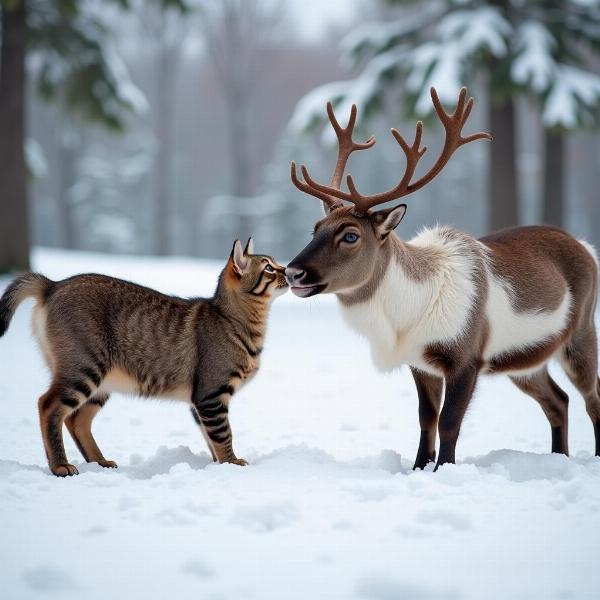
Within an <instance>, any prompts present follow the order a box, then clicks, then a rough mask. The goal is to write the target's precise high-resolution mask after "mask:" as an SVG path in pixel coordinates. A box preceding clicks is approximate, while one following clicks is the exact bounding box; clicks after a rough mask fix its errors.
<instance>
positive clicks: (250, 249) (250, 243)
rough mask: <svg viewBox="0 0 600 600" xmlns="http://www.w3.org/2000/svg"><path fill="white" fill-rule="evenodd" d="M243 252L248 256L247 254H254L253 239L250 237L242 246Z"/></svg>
mask: <svg viewBox="0 0 600 600" xmlns="http://www.w3.org/2000/svg"><path fill="white" fill-rule="evenodd" d="M244 254H245V255H246V256H248V255H249V254H254V240H253V239H252V238H251V237H249V238H248V243H247V244H246V247H245V248H244Z"/></svg>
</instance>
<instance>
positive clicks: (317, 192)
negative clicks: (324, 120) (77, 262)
mask: <svg viewBox="0 0 600 600" xmlns="http://www.w3.org/2000/svg"><path fill="white" fill-rule="evenodd" d="M327 115H328V116H329V121H330V122H331V126H332V127H333V130H334V131H335V134H336V137H337V140H338V158H337V161H336V165H335V169H334V171H333V175H332V176H331V180H330V182H329V186H322V185H320V184H318V183H317V182H315V181H313V179H311V177H310V175H309V174H308V169H307V168H306V166H304V165H302V166H301V171H302V176H303V177H304V181H300V180H299V179H298V177H297V175H296V168H295V164H294V165H293V166H292V171H291V175H292V182H293V183H294V185H295V186H296V187H297V188H298V189H300V190H302V191H303V192H306V193H308V194H311V195H312V196H315V197H317V198H319V199H321V200H322V201H323V203H324V205H325V207H326V208H327V209H329V210H332V208H336V207H337V206H339V205H340V204H341V202H340V201H339V198H340V194H343V196H342V198H345V199H348V200H349V199H350V196H349V194H346V193H345V192H341V190H340V185H341V183H342V177H343V176H344V170H345V169H346V163H347V162H348V158H349V156H350V155H351V154H352V152H354V151H355V150H366V149H367V148H371V146H373V145H374V144H375V137H374V136H371V137H370V138H369V139H368V140H367V141H366V142H355V141H354V140H353V139H352V133H353V131H354V125H355V124H356V115H357V108H356V104H353V105H352V108H351V110H350V117H349V119H348V123H347V125H346V127H342V126H341V125H340V124H339V121H338V120H337V118H336V116H335V113H334V111H333V104H332V103H331V102H328V103H327ZM333 192H336V193H335V194H334V193H333ZM336 198H338V199H337V200H336Z"/></svg>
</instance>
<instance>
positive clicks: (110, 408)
mask: <svg viewBox="0 0 600 600" xmlns="http://www.w3.org/2000/svg"><path fill="white" fill-rule="evenodd" d="M257 249H258V250H264V249H263V248H260V247H259V248H257ZM34 265H35V268H36V269H38V270H40V271H43V272H44V273H46V274H47V275H49V276H50V277H52V278H55V279H57V278H62V277H65V276H67V275H70V274H73V273H77V272H86V271H96V272H104V273H109V274H112V275H115V276H121V277H126V278H129V279H132V280H135V281H138V282H140V283H144V284H147V285H151V286H153V287H156V288H158V289H160V290H161V291H164V292H168V293H177V294H181V295H198V294H210V293H211V292H212V289H213V287H214V285H215V280H216V275H217V273H218V271H219V265H216V264H214V263H208V262H199V261H192V260H181V259H165V260H157V259H141V258H140V259H137V258H127V259H125V258H115V257H110V258H108V257H104V256H100V255H93V254H69V253H65V252H59V251H50V250H39V251H37V252H35V255H34ZM6 283H7V280H6V279H5V280H3V281H2V282H0V287H3V286H4V285H5V284H6ZM30 309H31V303H30V302H28V303H26V304H24V305H23V306H22V307H21V308H20V309H19V311H18V312H17V314H16V316H15V319H14V321H13V323H12V325H11V328H10V329H9V331H8V333H7V334H6V336H5V337H4V338H3V339H2V340H0V398H1V401H0V422H1V423H2V436H1V437H0V507H1V508H0V531H2V535H1V536H0V581H1V582H2V597H3V598H7V599H10V600H13V599H15V600H17V599H18V600H26V599H33V598H35V599H38V598H39V599H42V598H43V599H44V600H46V599H51V598H61V599H63V600H68V599H71V598H73V599H81V598H86V599H88V600H96V599H98V600H100V599H102V600H105V599H106V598H127V597H132V598H148V599H155V598H156V599H159V598H161V599H162V598H174V599H175V598H176V599H177V600H186V599H188V598H189V599H192V598H193V599H194V600H205V599H206V600H208V599H212V600H216V599H221V600H238V599H240V598H244V599H246V598H248V599H252V598H254V599H256V600H271V599H273V600H282V599H286V600H295V599H297V600H307V599H317V598H318V599H332V600H334V599H336V600H338V599H339V600H352V599H359V600H360V599H367V600H412V599H417V600H418V599H421V600H439V599H453V600H460V599H466V600H481V599H482V598H485V599H486V600H496V599H498V600H505V599H507V598H511V599H512V598H519V599H536V600H537V599H544V600H548V599H556V600H558V599H568V598H569V599H576V600H592V599H594V600H595V599H596V598H597V597H598V589H599V588H600V570H599V569H598V564H597V563H598V532H599V531H600V459H598V458H595V457H593V456H591V453H590V451H591V449H592V448H593V433H592V428H591V425H590V422H589V419H588V417H587V415H586V413H585V409H584V403H583V400H582V399H581V398H580V397H579V396H578V395H577V394H576V393H575V391H574V390H573V389H572V387H571V386H570V385H569V384H568V383H567V381H566V379H565V377H564V376H563V375H562V374H561V373H560V372H559V371H558V370H556V372H555V375H556V377H557V380H558V381H559V383H560V385H562V386H563V387H564V388H565V389H566V390H567V391H568V392H569V394H570V395H571V404H570V416H569V425H570V446H571V452H572V457H571V458H567V457H564V456H558V455H551V454H548V449H549V447H550V429H549V427H548V424H547V421H546V419H545V417H544V416H543V414H542V411H541V410H540V408H539V406H538V405H537V404H536V403H535V402H534V401H533V400H531V399H529V398H527V397H526V396H524V395H522V394H521V393H520V392H519V391H518V390H517V389H516V388H515V387H513V386H512V384H511V383H510V382H509V381H508V380H507V379H506V378H503V377H499V378H488V379H483V380H482V381H481V382H480V384H479V387H478V391H477V394H476V397H475V399H474V401H473V403H472V407H471V410H470V412H469V414H468V415H467V418H466V421H465V424H464V426H463V430H462V433H461V437H460V440H459V445H458V457H459V462H458V464H457V465H455V466H450V465H448V466H444V467H442V468H441V469H440V470H439V471H438V472H437V473H435V474H434V473H433V472H432V471H431V470H426V471H424V472H413V471H412V470H411V466H412V460H413V458H414V454H415V451H416V448H417V443H418V438H419V428H418V420H417V399H416V392H415V389H414V384H413V382H412V380H411V378H410V374H409V372H408V370H407V369H401V370H399V371H398V372H396V373H394V374H392V375H388V376H384V375H381V374H379V373H377V372H376V371H375V370H374V368H373V367H372V366H371V364H370V360H369V351H368V348H367V346H366V343H365V342H364V341H363V340H361V339H360V338H358V337H356V336H355V335H354V334H352V333H351V332H350V331H349V330H348V329H347V328H346V327H345V326H344V324H343V323H342V321H341V319H340V316H339V314H338V308H337V306H336V303H335V301H334V300H333V299H332V298H330V297H324V298H315V299H311V300H300V299H298V298H295V297H293V296H291V295H289V294H288V295H286V296H284V297H282V298H281V299H279V300H277V301H276V302H275V305H274V307H273V313H272V319H271V322H270V330H269V334H268V337H267V343H266V345H265V351H264V354H263V367H262V369H261V371H260V372H259V373H258V375H257V377H256V378H255V380H254V381H253V382H252V383H251V384H250V385H249V386H248V387H247V388H245V389H244V390H242V391H241V392H240V394H239V395H238V396H236V398H234V401H233V403H232V409H231V418H232V422H233V432H234V445H235V448H236V450H237V453H238V455H239V456H243V457H245V458H246V459H248V460H249V462H250V465H249V466H248V467H245V468H241V467H238V466H234V465H216V464H213V463H212V462H211V461H210V458H209V455H208V452H207V450H206V448H205V446H204V441H203V439H202V436H201V434H200V433H199V431H198V430H197V427H196V425H195V423H194V422H193V420H192V418H191V416H190V414H189V411H188V410H187V408H186V406H185V405H183V404H180V403H169V402H157V401H141V400H136V399H131V398H124V397H121V396H119V395H114V397H113V398H112V399H111V401H110V402H109V403H108V405H107V406H106V408H105V409H103V411H102V413H101V414H100V415H99V417H98V418H97V421H96V424H95V430H94V431H95V435H96V438H97V439H98V441H99V444H100V446H101V447H102V448H103V450H104V452H105V454H106V456H107V458H110V459H114V460H116V461H117V462H118V463H119V465H120V466H119V469H118V470H116V471H115V470H104V469H102V468H100V467H99V466H98V465H94V464H89V465H88V464H85V463H83V462H82V459H81V457H80V456H79V455H78V453H77V450H76V448H75V447H74V445H73V443H72V442H71V441H70V439H68V436H67V435H66V436H65V439H66V440H67V452H68V455H69V457H70V458H71V460H72V461H73V462H74V463H75V464H76V465H77V467H78V468H79V470H80V473H81V474H80V475H79V476H78V477H73V478H68V479H58V478H55V477H53V476H51V475H50V474H49V471H48V469H47V466H46V460H45V457H44V454H43V450H42V444H41V438H40V434H39V431H38V423H37V405H36V400H37V397H38V396H39V395H40V394H41V393H42V392H43V391H44V388H45V386H46V385H47V383H48V374H47V372H46V371H45V368H44V367H43V366H42V360H41V358H40V356H39V353H38V351H37V350H36V348H35V344H34V341H33V339H32V337H31V334H30V328H29V321H30ZM553 372H554V371H553Z"/></svg>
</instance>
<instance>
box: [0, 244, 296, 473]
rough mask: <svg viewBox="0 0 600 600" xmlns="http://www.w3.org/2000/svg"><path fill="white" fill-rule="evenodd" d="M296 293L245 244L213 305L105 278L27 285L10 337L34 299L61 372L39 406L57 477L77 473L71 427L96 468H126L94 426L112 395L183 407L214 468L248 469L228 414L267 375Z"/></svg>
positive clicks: (15, 286) (11, 294)
mask: <svg viewBox="0 0 600 600" xmlns="http://www.w3.org/2000/svg"><path fill="white" fill-rule="evenodd" d="M286 289H287V283H286V280H285V270H284V267H282V266H281V265H279V264H277V263H276V262H275V261H274V260H273V259H272V258H271V257H270V256H264V255H258V254H256V255H255V254H254V253H253V248H252V240H251V239H250V240H248V244H247V245H246V248H245V250H242V246H241V244H240V242H239V240H236V242H235V244H234V245H233V250H232V252H231V256H230V257H229V260H228V262H227V265H226V266H225V268H224V269H223V271H222V273H221V275H220V277H219V282H218V285H217V289H216V292H215V294H214V296H213V297H212V298H195V299H189V300H188V299H183V298H177V297H173V296H167V295H164V294H161V293H159V292H157V291H154V290H151V289H149V288H146V287H142V286H140V285H136V284H133V283H130V282H127V281H122V280H120V279H115V278H113V277H106V276H104V275H76V276H74V277H70V278H68V279H64V280H63V281H51V280H50V279H48V278H46V277H44V276H43V275H39V274H36V273H30V274H27V275H24V276H23V277H19V278H18V279H16V280H15V281H13V283H12V284H11V285H10V286H9V287H8V289H7V290H6V292H5V293H4V295H3V296H2V299H0V337H1V336H2V335H3V334H4V333H5V331H6V329H7V328H8V325H9V322H10V320H11V318H12V316H13V314H14V312H15V309H16V308H17V306H18V305H19V303H20V302H21V301H22V300H24V299H25V298H27V297H34V298H35V299H36V300H37V303H36V305H35V307H34V309H33V328H34V333H35V335H36V338H37V341H38V343H39V346H40V348H41V350H42V352H43V355H44V358H45V360H46V362H47V364H48V367H49V368H50V371H51V374H52V382H51V385H50V388H49V389H48V391H47V392H46V393H45V394H44V395H43V396H42V397H41V398H40V399H39V402H38V407H39V414H40V424H41V429H42V437H43V440H44V447H45V450H46V455H47V457H48V464H49V466H50V470H51V471H52V473H54V474H55V475H59V476H66V475H76V474H77V472H78V471H77V469H76V468H75V467H74V466H73V465H71V464H69V463H68V461H67V456H66V454H65V449H64V445H63V438H62V425H63V422H64V423H65V424H66V426H67V429H68V430H69V433H70V434H71V436H72V437H73V439H74V441H75V443H76V444H77V447H78V448H79V450H80V451H81V454H82V455H83V457H84V458H85V460H86V461H88V462H97V463H99V464H100V465H102V466H103V467H116V466H117V465H116V463H114V462H113V461H110V460H106V459H105V458H104V456H103V455H102V452H101V451H100V449H99V448H98V445H97V444H96V441H95V440H94V438H93V436H92V431H91V424H92V420H93V419H94V417H95V416H96V414H97V413H98V411H99V410H100V409H101V408H102V407H103V406H104V404H106V401H107V400H108V397H109V394H110V392H113V391H114V392H122V393H131V394H136V395H142V396H160V397H166V398H175V399H181V400H184V401H186V402H189V403H190V405H191V410H192V414H193V416H194V419H195V420H196V422H197V423H198V425H199V426H200V429H201V431H202V433H203V435H204V437H205V439H206V442H207V444H208V447H209V448H210V451H211V454H212V456H213V460H215V461H219V462H222V463H223V462H230V463H235V464H238V465H245V464H247V463H246V461H244V460H243V459H240V458H237V457H236V455H235V453H234V451H233V446H232V439H231V428H230V426H229V418H228V408H229V401H230V400H231V397H232V395H233V394H234V393H235V392H236V391H237V390H238V389H240V387H242V386H243V385H244V384H245V383H246V382H247V381H248V380H249V379H250V378H251V377H253V376H254V375H255V374H256V371H257V370H258V367H259V361H260V353H261V350H262V346H263V340H264V337H265V331H266V322H267V316H268V314H269V307H270V304H271V301H272V300H273V299H274V298H276V297H277V296H279V295H281V294H283V293H284V292H285V291H286Z"/></svg>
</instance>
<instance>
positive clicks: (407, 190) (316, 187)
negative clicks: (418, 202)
mask: <svg viewBox="0 0 600 600" xmlns="http://www.w3.org/2000/svg"><path fill="white" fill-rule="evenodd" d="M466 97H467V88H464V87H463V88H462V89H461V90H460V94H459V96H458V102H457V104H456V109H455V111H454V113H452V114H448V113H447V112H446V111H444V109H443V107H442V104H441V102H440V99H439V97H438V95H437V92H436V90H435V88H433V87H432V88H431V100H432V101H433V106H434V108H435V112H436V113H437V115H438V117H439V119H440V121H441V122H442V125H443V127H444V130H445V132H446V137H445V140H444V146H443V148H442V151H441V152H440V155H439V156H438V158H437V160H436V161H435V164H434V165H433V166H432V167H431V169H429V171H428V172H427V173H426V174H425V175H423V177H421V178H420V179H418V180H417V181H415V182H414V183H411V179H412V176H413V175H414V172H415V169H416V168H417V164H418V163H419V160H420V159H421V157H422V156H423V154H425V151H426V150H427V147H423V148H419V146H420V145H421V137H422V133H423V124H422V123H421V121H419V122H418V123H417V126H416V130H415V137H414V141H413V143H412V145H410V146H409V145H408V143H407V142H406V140H405V139H404V138H403V137H402V135H400V133H399V132H398V131H397V130H396V129H392V130H391V131H392V135H393V136H394V138H395V139H396V141H397V142H398V144H399V145H400V147H401V148H402V150H403V152H404V154H405V156H406V170H405V172H404V175H403V176H402V179H401V180H400V182H399V183H398V185H396V186H395V187H393V188H392V189H390V190H388V191H387V192H381V193H379V194H373V195H371V196H365V195H363V194H361V193H360V192H359V191H358V190H357V188H356V185H355V183H354V180H353V179H352V175H348V176H347V177H346V182H347V184H348V190H349V191H348V192H344V191H342V190H341V189H340V185H339V183H340V182H341V177H342V174H343V169H344V167H345V164H346V161H344V162H343V163H342V166H341V171H340V160H339V159H338V164H337V165H336V170H335V173H334V177H333V178H332V184H330V185H329V186H325V185H322V184H320V183H317V182H316V181H314V180H313V179H312V178H311V177H310V175H309V174H308V170H307V169H306V167H305V166H304V165H302V167H301V170H302V175H303V177H304V181H303V182H302V181H298V180H297V178H296V171H295V166H293V168H292V171H293V173H292V180H294V179H296V181H298V183H296V181H294V183H296V185H297V187H299V188H300V189H302V190H303V191H306V192H307V193H309V194H312V195H313V196H314V195H317V194H320V196H318V197H321V198H322V197H324V196H327V197H329V198H330V200H332V199H334V198H337V199H338V200H337V204H334V205H332V206H333V207H334V208H335V207H337V206H339V204H340V201H341V200H347V201H348V202H352V203H353V204H354V214H356V215H365V214H367V212H368V211H369V209H371V208H373V207H374V206H377V205H378V204H384V203H385V202H389V201H390V200H397V199H398V198H402V197H403V196H407V195H408V194H412V193H413V192H416V191H417V190H419V189H421V188H422V187H423V186H425V185H427V184H428V183H429V182H430V181H431V180H432V179H433V178H434V177H435V176H436V175H437V174H438V173H439V172H440V171H441V170H442V169H443V168H444V167H445V166H446V163H447V162H448V161H449V160H450V157H451V156H452V154H454V152H455V151H456V150H457V149H458V148H460V147H461V146H464V145H465V144H468V143H469V142H473V141H475V140H481V139H487V140H491V139H492V136H491V135H490V134H489V133H485V132H479V133H473V134H471V135H468V136H466V137H463V136H462V129H463V127H464V125H465V123H466V122H467V119H468V118H469V115H470V113H471V110H472V108H473V102H474V101H473V98H469V100H468V101H465V100H466ZM353 108H354V107H353ZM328 112H329V105H328ZM351 120H352V117H351ZM334 127H335V126H334ZM338 139H339V136H338ZM373 143H374V140H373ZM371 145H373V144H371ZM367 147H369V146H367ZM360 149H362V148H360ZM340 153H341V150H340ZM348 155H349V153H348ZM346 160H347V157H346ZM292 165H294V163H292ZM336 178H337V179H336ZM333 182H337V183H336V184H335V185H333ZM309 190H310V191H309Z"/></svg>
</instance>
